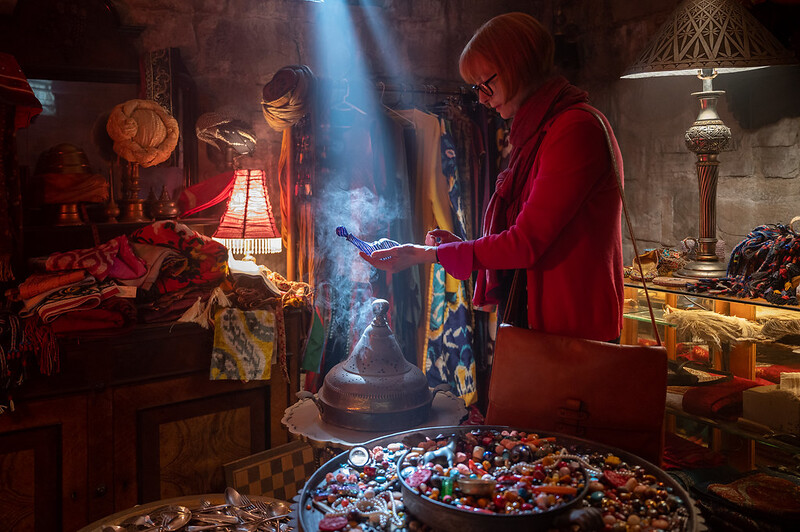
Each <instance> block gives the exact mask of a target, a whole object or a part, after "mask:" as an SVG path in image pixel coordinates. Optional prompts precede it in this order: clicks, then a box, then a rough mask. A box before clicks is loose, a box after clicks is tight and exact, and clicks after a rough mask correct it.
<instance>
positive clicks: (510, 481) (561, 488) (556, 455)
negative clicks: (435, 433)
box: [401, 430, 586, 514]
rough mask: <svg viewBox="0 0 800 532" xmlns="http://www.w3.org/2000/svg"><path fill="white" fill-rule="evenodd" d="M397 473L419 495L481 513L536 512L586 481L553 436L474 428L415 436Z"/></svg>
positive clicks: (569, 497) (573, 495) (574, 460)
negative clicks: (426, 437) (439, 436)
mask: <svg viewBox="0 0 800 532" xmlns="http://www.w3.org/2000/svg"><path fill="white" fill-rule="evenodd" d="M401 471H402V473H401V475H402V477H403V479H404V481H405V483H406V485H407V486H408V487H409V488H411V489H412V490H414V492H416V493H419V494H420V495H422V496H424V497H427V498H429V499H433V500H436V501H439V502H442V503H444V504H449V505H453V506H455V507H457V508H459V509H463V510H467V511H473V512H480V513H487V514H519V513H541V512H546V511H550V510H553V509H556V508H558V507H560V506H562V505H564V504H566V503H568V502H570V501H573V500H574V499H575V498H576V497H577V496H578V495H579V494H580V493H582V492H583V491H584V489H585V487H586V477H585V474H584V469H583V466H582V465H581V463H580V461H579V458H578V457H575V456H570V455H568V454H566V451H565V450H564V449H563V448H561V447H559V446H558V445H557V444H556V441H555V438H554V437H546V438H539V437H538V436H537V435H536V434H527V433H525V432H517V431H510V432H509V431H494V430H484V431H474V432H468V433H465V434H463V435H462V436H461V437H451V438H447V439H444V438H443V439H435V440H427V441H424V442H420V443H419V445H418V446H417V447H414V448H412V449H411V451H410V452H409V453H408V454H407V455H406V456H405V459H404V462H403V467H402V470H401Z"/></svg>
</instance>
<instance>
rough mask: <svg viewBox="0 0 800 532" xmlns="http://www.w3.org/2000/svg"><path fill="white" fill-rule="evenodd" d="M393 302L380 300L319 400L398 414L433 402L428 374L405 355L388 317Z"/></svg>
mask: <svg viewBox="0 0 800 532" xmlns="http://www.w3.org/2000/svg"><path fill="white" fill-rule="evenodd" d="M388 310H389V302H388V301H386V300H384V299H376V300H375V301H374V302H373V304H372V311H373V313H374V314H375V318H374V319H373V320H372V323H370V325H368V326H367V328H366V329H365V330H364V333H363V334H362V335H361V338H360V339H359V340H358V342H357V343H356V345H355V347H354V348H353V351H352V353H350V356H349V357H347V359H345V360H343V361H342V362H340V363H338V364H336V365H335V366H334V367H333V368H332V369H331V370H330V371H329V372H328V374H327V375H326V376H325V381H324V384H323V386H322V389H321V390H320V391H319V399H320V400H321V401H322V402H323V403H324V404H326V405H329V406H332V407H334V408H337V409H340V410H346V411H348V412H353V413H371V414H374V413H394V412H402V411H406V410H409V409H414V408H418V407H421V406H424V405H426V404H429V403H430V402H431V399H432V397H433V395H432V392H431V390H430V389H429V388H428V382H427V379H426V378H425V374H424V373H423V372H422V370H421V369H420V368H418V367H417V366H415V365H413V364H411V363H409V362H408V361H407V360H406V359H405V357H404V356H403V353H402V351H401V350H400V346H399V344H398V343H397V340H396V339H395V336H394V333H393V332H392V330H391V328H390V327H389V324H388V323H387V320H386V313H387V312H388Z"/></svg>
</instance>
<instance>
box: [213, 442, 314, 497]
mask: <svg viewBox="0 0 800 532" xmlns="http://www.w3.org/2000/svg"><path fill="white" fill-rule="evenodd" d="M298 444H299V445H298ZM284 448H285V449H284ZM315 467H316V466H315V463H314V453H313V451H312V449H311V447H310V446H309V445H307V444H301V443H300V442H293V443H290V444H287V445H282V446H280V447H277V448H275V449H270V450H269V451H264V452H263V453H258V454H255V455H253V456H251V457H248V458H244V459H242V460H239V461H237V462H234V463H232V464H226V469H229V470H230V472H232V475H226V477H229V476H232V482H231V481H230V480H229V483H230V484H231V486H232V487H233V488H235V489H237V490H238V491H240V492H241V493H246V494H247V495H262V496H265V497H272V498H275V499H280V500H284V501H289V500H291V499H292V498H293V497H294V496H295V495H297V494H298V493H299V492H300V491H301V490H302V489H303V485H304V484H305V482H306V480H307V479H308V478H309V477H310V476H311V475H312V474H313V473H314V470H315Z"/></svg>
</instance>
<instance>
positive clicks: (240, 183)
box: [214, 169, 281, 254]
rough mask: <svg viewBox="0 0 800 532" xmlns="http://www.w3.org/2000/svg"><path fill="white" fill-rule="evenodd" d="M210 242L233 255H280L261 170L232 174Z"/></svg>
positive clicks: (241, 170)
mask: <svg viewBox="0 0 800 532" xmlns="http://www.w3.org/2000/svg"><path fill="white" fill-rule="evenodd" d="M214 239H215V240H217V241H219V242H220V243H221V244H222V245H223V246H225V247H226V248H228V250H229V251H231V252H233V253H259V254H261V253H280V251H281V234H280V232H279V231H278V229H277V227H276V226H275V217H274V216H273V215H272V206H271V205H270V202H269V195H268V194H267V189H266V187H265V186H264V171H263V170H246V169H239V170H236V172H235V174H234V180H233V191H232V192H231V197H230V199H228V205H227V206H226V207H225V214H223V215H222V219H221V220H220V221H219V227H218V228H217V231H216V232H215V233H214Z"/></svg>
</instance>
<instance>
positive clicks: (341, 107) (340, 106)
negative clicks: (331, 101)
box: [333, 79, 367, 116]
mask: <svg viewBox="0 0 800 532" xmlns="http://www.w3.org/2000/svg"><path fill="white" fill-rule="evenodd" d="M344 87H345V92H344V97H343V98H342V101H341V102H339V103H337V104H336V105H334V106H333V109H335V110H337V111H356V112H358V113H361V114H362V115H364V116H366V115H367V112H366V111H364V110H363V109H360V108H359V107H356V106H355V105H353V104H352V103H350V102H348V101H347V97H348V96H349V95H350V83H348V82H347V79H345V80H344Z"/></svg>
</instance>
